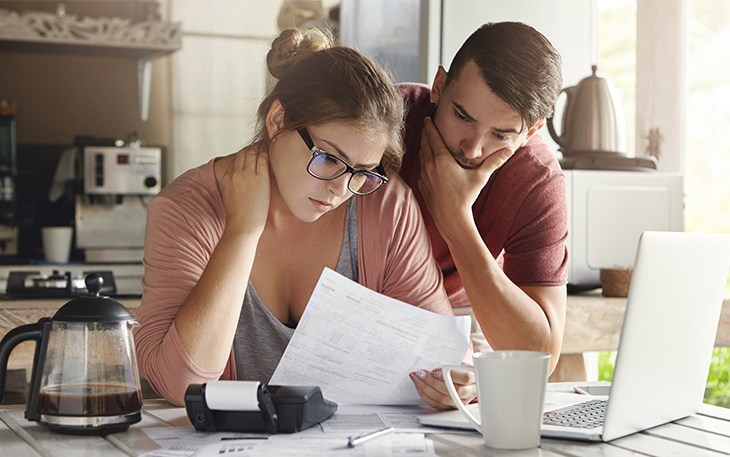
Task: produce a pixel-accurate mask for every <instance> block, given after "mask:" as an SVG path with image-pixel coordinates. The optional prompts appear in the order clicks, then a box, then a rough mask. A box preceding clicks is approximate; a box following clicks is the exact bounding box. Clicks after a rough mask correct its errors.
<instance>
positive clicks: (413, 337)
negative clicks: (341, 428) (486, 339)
mask: <svg viewBox="0 0 730 457" xmlns="http://www.w3.org/2000/svg"><path fill="white" fill-rule="evenodd" d="M470 329H471V318H470V317H468V316H459V317H455V316H443V315H440V314H436V313H432V312H430V311H426V310H423V309H420V308H417V307H415V306H412V305H409V304H407V303H403V302H401V301H398V300H395V299H393V298H390V297H386V296H384V295H381V294H379V293H377V292H374V291H372V290H370V289H368V288H366V287H363V286H361V285H359V284H357V283H355V282H354V281H351V280H349V279H347V278H345V277H344V276H342V275H340V274H338V273H336V272H334V271H332V270H330V269H327V268H325V270H324V271H323V272H322V276H320V278H319V282H318V283H317V287H316V288H315V289H314V292H313V293H312V296H311V298H310V299H309V303H308V304H307V308H306V309H305V310H304V314H303V315H302V318H301V320H300V321H299V324H298V325H297V329H296V331H295V332H294V335H293V336H292V339H291V341H290V342H289V345H288V346H287V348H286V351H285V352H284V355H283V357H282V359H281V361H280V362H279V365H278V366H277V367H276V371H275V372H274V375H273V376H272V378H271V380H270V381H269V384H271V385H305V386H319V387H320V388H321V389H322V392H323V393H324V397H325V398H327V399H329V400H332V401H335V402H337V403H361V404H380V405H413V404H423V403H424V402H423V400H421V398H420V397H419V395H418V392H417V391H416V388H415V386H414V385H413V382H412V381H411V379H410V378H409V376H408V374H409V373H411V372H413V371H417V370H421V369H426V370H432V369H435V368H438V367H441V366H443V365H458V364H460V363H461V362H462V360H463V359H464V356H465V355H466V352H467V350H468V348H469V333H470Z"/></svg>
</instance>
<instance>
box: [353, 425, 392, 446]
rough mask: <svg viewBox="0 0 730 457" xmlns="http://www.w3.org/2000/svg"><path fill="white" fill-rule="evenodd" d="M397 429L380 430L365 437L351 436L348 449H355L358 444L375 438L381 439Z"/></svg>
mask: <svg viewBox="0 0 730 457" xmlns="http://www.w3.org/2000/svg"><path fill="white" fill-rule="evenodd" d="M394 430H395V429H394V428H393V427H388V428H384V429H382V430H378V431H375V432H371V433H366V434H364V435H360V436H351V437H349V438H348V439H347V447H349V448H353V447H355V446H357V445H358V444H362V443H364V442H366V441H370V440H373V439H375V438H379V437H381V436H385V435H387V434H388V433H391V432H393V431H394Z"/></svg>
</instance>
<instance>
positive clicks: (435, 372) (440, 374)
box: [431, 368, 444, 381]
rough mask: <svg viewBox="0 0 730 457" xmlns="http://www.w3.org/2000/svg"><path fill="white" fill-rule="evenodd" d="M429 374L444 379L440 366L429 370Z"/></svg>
mask: <svg viewBox="0 0 730 457" xmlns="http://www.w3.org/2000/svg"><path fill="white" fill-rule="evenodd" d="M431 375H432V376H433V377H434V378H436V379H439V380H441V381H443V380H444V374H443V372H442V371H441V368H437V369H435V370H433V371H432V372H431Z"/></svg>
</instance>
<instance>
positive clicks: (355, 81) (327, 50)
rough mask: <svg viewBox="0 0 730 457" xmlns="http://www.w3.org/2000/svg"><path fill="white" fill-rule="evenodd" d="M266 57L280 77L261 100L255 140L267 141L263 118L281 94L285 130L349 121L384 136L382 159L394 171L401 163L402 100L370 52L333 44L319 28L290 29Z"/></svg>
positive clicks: (327, 35)
mask: <svg viewBox="0 0 730 457" xmlns="http://www.w3.org/2000/svg"><path fill="white" fill-rule="evenodd" d="M266 61H267V65H268V68H269V73H271V75H272V76H273V77H274V78H276V79H278V81H277V83H276V85H275V86H274V88H273V89H272V91H271V93H270V94H269V95H268V96H267V97H266V98H265V99H264V101H263V102H262V103H261V105H260V106H259V109H258V122H257V129H256V137H255V140H256V141H261V142H263V143H265V144H268V143H269V142H270V141H271V138H269V137H268V132H267V130H266V124H265V120H266V115H267V114H268V112H269V108H271V105H272V103H273V102H274V101H275V100H279V102H281V104H282V106H283V107H284V111H285V113H286V114H285V118H284V129H283V130H287V131H290V130H296V129H299V128H301V127H306V126H309V125H319V124H324V123H326V122H331V121H345V122H351V123H352V124H353V125H355V126H357V127H358V128H361V129H363V130H364V131H365V132H367V133H368V134H370V135H373V136H374V137H378V136H379V137H381V138H385V140H386V148H385V152H384V154H383V158H382V163H383V165H384V166H385V167H386V168H388V169H390V170H393V171H396V170H398V168H400V164H401V160H402V157H403V142H402V134H403V116H404V102H403V99H402V98H401V96H400V93H399V92H398V90H397V89H396V88H395V87H394V86H393V83H392V82H391V79H390V77H389V76H388V74H387V73H386V72H385V71H384V70H383V69H382V68H381V67H380V66H378V65H377V64H376V63H375V62H373V61H372V60H371V59H370V58H368V57H366V56H364V55H362V54H361V53H360V52H358V51H356V50H354V49H351V48H348V47H344V46H339V45H336V44H335V42H334V39H333V38H332V36H331V35H330V34H328V33H326V32H323V31H321V30H318V29H311V30H307V31H303V32H302V31H299V30H294V29H289V30H284V31H283V32H282V33H281V34H280V35H279V36H278V37H277V38H276V39H275V40H274V42H273V43H272V45H271V50H270V51H269V53H268V55H267V58H266Z"/></svg>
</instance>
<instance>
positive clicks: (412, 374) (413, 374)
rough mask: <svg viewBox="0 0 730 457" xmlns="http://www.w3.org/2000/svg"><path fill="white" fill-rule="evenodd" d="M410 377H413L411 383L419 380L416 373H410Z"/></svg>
mask: <svg viewBox="0 0 730 457" xmlns="http://www.w3.org/2000/svg"><path fill="white" fill-rule="evenodd" d="M408 376H410V377H411V381H413V382H416V379H418V376H416V373H410V374H408Z"/></svg>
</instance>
